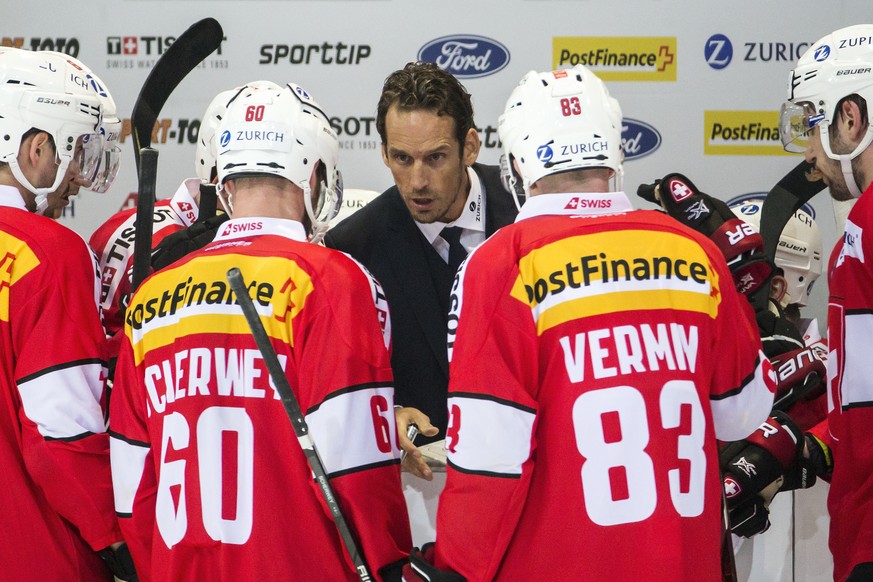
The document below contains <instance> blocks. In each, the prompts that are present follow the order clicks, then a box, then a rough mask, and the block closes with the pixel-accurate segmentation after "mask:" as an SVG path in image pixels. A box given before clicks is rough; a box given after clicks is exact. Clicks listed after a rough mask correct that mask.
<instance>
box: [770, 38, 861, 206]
mask: <svg viewBox="0 0 873 582" xmlns="http://www.w3.org/2000/svg"><path fill="white" fill-rule="evenodd" d="M853 94H855V95H858V96H860V97H862V98H863V99H864V100H866V101H867V104H868V107H873V24H858V25H854V26H848V27H846V28H841V29H840V30H837V31H835V32H833V33H831V34H829V35H827V36H825V37H824V38H821V39H820V40H818V41H817V42H815V43H814V44H813V45H812V46H811V47H809V49H807V51H806V52H805V53H803V55H802V56H801V57H800V59H799V60H798V61H797V66H796V67H795V68H794V69H793V70H792V71H791V72H790V75H789V78H788V101H787V102H786V103H784V104H783V105H782V111H781V114H780V119H779V130H780V134H781V137H782V144H783V146H784V147H785V149H786V150H787V151H790V152H802V151H804V149H806V143H807V136H808V135H809V133H810V131H811V130H812V128H813V127H815V126H816V125H819V126H820V129H819V135H820V137H821V143H822V148H823V149H824V151H825V153H826V154H827V156H828V157H829V158H831V159H832V160H837V161H839V162H840V164H841V166H842V169H843V175H844V176H845V177H846V185H847V186H848V188H849V191H850V192H852V194H853V195H854V196H855V197H856V198H857V197H859V196H860V195H861V191H860V188H859V187H858V185H857V184H856V183H855V179H854V177H852V175H851V174H852V173H851V161H852V160H853V159H854V158H856V157H857V156H858V155H859V154H860V153H861V152H863V151H864V150H865V149H867V147H868V146H869V145H870V143H871V141H873V123H870V124H869V125H868V127H867V134H866V135H865V136H864V138H863V139H862V140H861V143H859V144H858V147H857V148H855V151H853V152H852V153H850V154H842V155H841V154H834V153H833V151H832V149H831V144H830V138H829V133H828V128H829V127H830V125H831V123H832V122H833V120H834V116H835V114H836V110H837V105H838V104H839V102H840V101H841V100H842V99H843V98H845V97H848V96H849V95H853Z"/></svg>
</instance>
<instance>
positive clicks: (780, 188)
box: [761, 161, 825, 261]
mask: <svg viewBox="0 0 873 582" xmlns="http://www.w3.org/2000/svg"><path fill="white" fill-rule="evenodd" d="M824 189H825V183H824V181H822V180H821V178H820V177H818V178H817V177H816V172H815V166H813V165H812V164H810V163H808V162H806V161H803V162H800V163H799V164H797V166H795V167H794V168H793V169H792V170H791V171H790V172H788V173H787V174H785V176H783V177H782V179H781V180H779V182H777V183H776V185H775V186H773V188H772V189H771V190H770V191H769V192H768V193H767V197H766V198H765V199H764V205H763V207H762V208H761V237H762V238H763V239H764V254H766V255H767V257H768V258H769V259H770V260H771V261H772V260H773V259H774V258H775V257H776V248H777V247H778V246H779V237H780V236H781V235H782V229H784V228H785V225H786V224H787V223H788V220H789V219H790V218H791V216H792V215H793V214H794V213H795V212H797V210H798V209H800V207H801V206H803V205H804V204H806V203H807V202H808V201H809V200H811V199H812V197H813V196H815V195H816V194H818V193H819V192H821V191H822V190H824Z"/></svg>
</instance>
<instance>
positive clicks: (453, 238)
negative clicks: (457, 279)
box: [440, 226, 467, 273]
mask: <svg viewBox="0 0 873 582" xmlns="http://www.w3.org/2000/svg"><path fill="white" fill-rule="evenodd" d="M461 231H462V229H461V227H460V226H447V227H446V228H444V229H443V230H442V232H441V233H440V236H441V237H443V239H444V240H445V241H446V242H447V243H449V269H450V270H451V271H452V272H453V273H454V272H456V271H457V270H458V267H460V266H461V262H462V261H463V260H464V259H465V258H466V257H467V249H465V248H464V245H462V244H461Z"/></svg>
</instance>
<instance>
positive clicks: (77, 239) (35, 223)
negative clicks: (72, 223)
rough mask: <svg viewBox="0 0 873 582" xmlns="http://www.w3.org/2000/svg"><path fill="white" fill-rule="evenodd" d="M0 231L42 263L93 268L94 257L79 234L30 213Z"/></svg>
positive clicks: (53, 221) (55, 222) (23, 214)
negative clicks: (17, 242)
mask: <svg viewBox="0 0 873 582" xmlns="http://www.w3.org/2000/svg"><path fill="white" fill-rule="evenodd" d="M2 229H3V230H5V231H6V232H8V233H9V234H11V235H12V236H15V237H16V238H18V239H19V240H21V241H23V242H24V243H25V244H26V245H27V246H28V247H29V248H30V249H31V251H32V252H33V253H34V255H36V256H37V257H38V258H39V260H40V261H41V262H46V263H49V264H56V265H59V266H61V267H65V266H75V267H76V268H79V267H81V266H82V265H91V266H93V261H94V259H93V254H92V253H91V251H90V249H89V248H88V244H87V243H86V242H85V239H83V238H82V237H81V236H80V235H79V233H77V232H75V231H74V230H71V229H70V228H68V227H66V226H64V225H63V224H60V223H59V222H57V221H55V220H52V219H50V218H46V217H44V216H39V215H36V214H31V213H22V215H21V216H20V217H19V218H18V220H17V223H16V224H15V225H14V226H11V225H6V226H4V227H2Z"/></svg>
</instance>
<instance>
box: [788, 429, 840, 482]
mask: <svg viewBox="0 0 873 582" xmlns="http://www.w3.org/2000/svg"><path fill="white" fill-rule="evenodd" d="M803 437H804V440H803V442H804V444H805V445H806V451H805V454H803V455H801V456H800V457H798V458H797V459H796V460H795V461H794V463H792V464H791V466H790V467H788V468H787V469H786V470H785V481H784V482H783V483H782V487H780V488H779V491H793V490H794V489H808V488H809V487H812V486H813V485H815V481H816V477H821V478H823V479H824V480H826V481H827V480H830V477H831V473H832V472H833V470H834V459H833V457H832V456H831V449H830V448H829V447H828V446H827V445H826V444H824V443H823V442H822V441H821V440H819V438H818V437H817V436H815V435H814V434H812V433H809V432H808V433H805V434H804V435H803Z"/></svg>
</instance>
